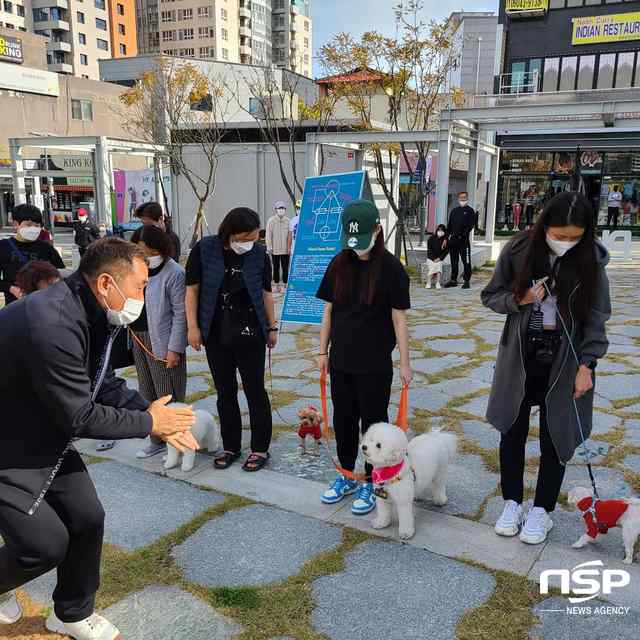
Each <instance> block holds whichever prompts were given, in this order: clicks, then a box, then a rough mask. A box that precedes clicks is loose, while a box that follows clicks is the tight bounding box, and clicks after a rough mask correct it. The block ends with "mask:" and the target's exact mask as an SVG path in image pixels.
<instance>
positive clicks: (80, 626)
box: [45, 613, 122, 640]
mask: <svg viewBox="0 0 640 640" xmlns="http://www.w3.org/2000/svg"><path fill="white" fill-rule="evenodd" d="M45 626H46V627H47V629H48V630H49V631H53V633H59V634H60V635H63V636H70V637H71V638H74V640H122V635H121V634H120V632H119V631H118V629H116V627H114V626H113V625H112V624H111V623H110V622H109V621H108V620H107V619H105V618H103V617H102V616H99V615H98V614H97V613H94V614H92V615H90V616H89V617H88V618H85V619H84V620H80V622H62V620H60V619H59V618H58V616H56V614H55V613H52V614H51V615H50V616H49V617H48V618H47V621H46V622H45Z"/></svg>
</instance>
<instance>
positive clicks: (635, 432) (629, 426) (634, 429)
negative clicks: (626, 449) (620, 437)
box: [624, 420, 640, 447]
mask: <svg viewBox="0 0 640 640" xmlns="http://www.w3.org/2000/svg"><path fill="white" fill-rule="evenodd" d="M625 425H626V431H625V436H624V441H625V442H626V443H627V444H631V445H634V446H636V447H640V420H627V421H626V422H625Z"/></svg>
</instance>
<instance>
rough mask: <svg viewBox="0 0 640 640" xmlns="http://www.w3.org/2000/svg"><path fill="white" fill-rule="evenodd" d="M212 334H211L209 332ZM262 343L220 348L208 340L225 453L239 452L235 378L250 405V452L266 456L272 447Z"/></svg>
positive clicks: (212, 338)
mask: <svg viewBox="0 0 640 640" xmlns="http://www.w3.org/2000/svg"><path fill="white" fill-rule="evenodd" d="M212 333H213V332H212ZM265 356H266V345H265V343H264V342H259V343H253V344H251V345H250V346H246V347H244V346H243V347H239V346H230V347H227V346H223V345H221V344H220V343H219V342H218V341H217V340H216V339H215V337H213V336H209V340H208V341H207V360H208V361H209V368H210V369H211V375H212V376H213V382H214V384H215V387H216V391H217V392H218V401H217V405H218V417H219V418H220V432H221V434H222V445H223V447H224V449H225V450H226V451H232V452H233V453H237V452H239V451H240V450H241V449H242V416H241V414H240V405H239V404H238V378H237V372H238V371H239V372H240V378H241V380H242V388H243V390H244V394H245V396H246V397H247V403H248V405H249V419H250V422H251V450H252V451H253V452H254V453H266V452H267V451H269V446H270V445H271V435H272V431H273V424H272V420H271V403H270V402H269V396H268V395H267V390H266V389H265V386H264V362H265Z"/></svg>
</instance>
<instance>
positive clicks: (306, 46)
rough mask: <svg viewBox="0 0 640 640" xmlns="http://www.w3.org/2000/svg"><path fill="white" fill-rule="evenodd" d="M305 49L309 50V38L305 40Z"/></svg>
mask: <svg viewBox="0 0 640 640" xmlns="http://www.w3.org/2000/svg"><path fill="white" fill-rule="evenodd" d="M304 48H305V49H308V48H309V38H305V39H304Z"/></svg>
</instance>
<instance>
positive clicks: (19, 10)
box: [16, 4, 25, 18]
mask: <svg viewBox="0 0 640 640" xmlns="http://www.w3.org/2000/svg"><path fill="white" fill-rule="evenodd" d="M16 11H17V13H18V15H19V16H20V17H21V18H24V15H25V14H24V7H23V6H22V5H21V4H17V5H16Z"/></svg>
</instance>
